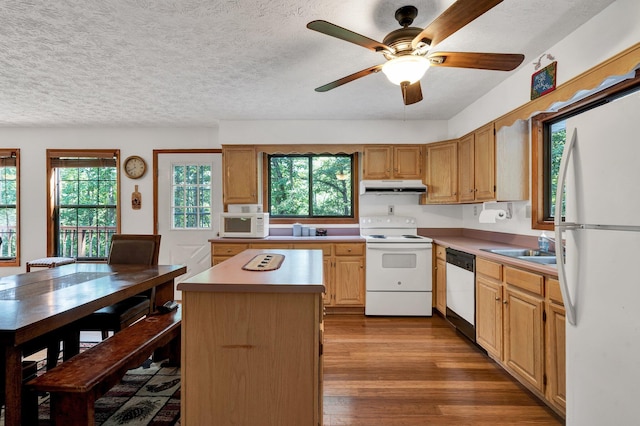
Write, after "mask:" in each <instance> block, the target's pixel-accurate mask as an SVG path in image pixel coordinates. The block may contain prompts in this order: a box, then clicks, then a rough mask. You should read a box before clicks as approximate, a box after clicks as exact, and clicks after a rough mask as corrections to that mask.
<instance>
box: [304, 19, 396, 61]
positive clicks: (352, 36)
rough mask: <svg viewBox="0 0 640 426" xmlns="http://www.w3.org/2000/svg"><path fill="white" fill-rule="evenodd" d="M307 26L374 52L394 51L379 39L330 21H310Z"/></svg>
mask: <svg viewBox="0 0 640 426" xmlns="http://www.w3.org/2000/svg"><path fill="white" fill-rule="evenodd" d="M307 28H309V29H310V30H314V31H318V32H320V33H323V34H326V35H329V36H331V37H335V38H339V39H340V40H344V41H348V42H351V43H354V44H357V45H358V46H362V47H366V48H367V49H370V50H373V51H374V52H383V51H388V52H391V53H395V50H394V49H393V48H391V47H389V46H387V45H386V44H382V43H380V42H379V41H375V40H373V39H370V38H369V37H365V36H363V35H360V34H358V33H354V32H353V31H351V30H348V29H346V28H342V27H339V26H337V25H335V24H332V23H331V22H327V21H322V20H318V21H312V22H309V23H308V24H307Z"/></svg>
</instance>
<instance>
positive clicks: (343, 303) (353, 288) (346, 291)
mask: <svg viewBox="0 0 640 426" xmlns="http://www.w3.org/2000/svg"><path fill="white" fill-rule="evenodd" d="M249 248H251V249H306V250H322V253H323V266H324V273H323V279H324V286H325V294H324V303H325V305H326V306H328V307H352V308H362V307H364V303H365V294H366V292H365V269H364V268H365V246H364V243H349V242H344V243H326V242H288V243H280V242H275V241H261V242H255V243H250V244H248V243H245V242H226V241H225V242H217V241H216V242H212V243H211V265H212V266H213V265H217V264H219V263H221V262H223V261H225V260H227V259H230V258H231V257H233V256H235V255H236V254H238V253H240V252H242V251H244V250H247V249H249Z"/></svg>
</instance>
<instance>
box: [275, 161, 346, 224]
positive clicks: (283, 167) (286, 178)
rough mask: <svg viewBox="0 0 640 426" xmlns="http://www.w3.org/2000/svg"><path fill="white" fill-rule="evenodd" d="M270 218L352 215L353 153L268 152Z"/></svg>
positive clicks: (339, 216)
mask: <svg viewBox="0 0 640 426" xmlns="http://www.w3.org/2000/svg"><path fill="white" fill-rule="evenodd" d="M267 164H268V168H269V170H268V173H267V175H268V178H269V183H268V200H269V201H268V207H269V214H270V216H271V217H273V218H352V217H354V200H353V198H354V197H353V181H352V178H353V164H354V160H353V155H347V154H337V155H333V154H319V155H315V154H306V155H269V156H268V161H267Z"/></svg>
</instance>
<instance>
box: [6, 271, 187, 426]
mask: <svg viewBox="0 0 640 426" xmlns="http://www.w3.org/2000/svg"><path fill="white" fill-rule="evenodd" d="M186 272H187V268H186V267H185V266H182V265H159V266H147V265H116V264H113V265H107V264H106V263H75V264H71V265H64V266H60V267H58V268H53V269H44V270H38V271H34V272H29V273H24V274H18V275H11V276H6V277H1V278H0V364H1V366H2V368H3V371H4V376H5V378H4V389H5V426H18V425H20V424H21V404H22V397H21V389H22V357H23V348H24V347H25V346H28V345H29V343H30V342H33V341H34V340H36V339H38V338H41V337H42V336H44V335H46V334H47V333H51V332H55V331H56V330H60V329H62V328H63V327H65V326H66V325H68V324H71V323H73V322H74V321H76V320H78V319H80V318H83V317H85V316H87V315H89V314H91V313H92V312H94V311H96V310H98V309H100V308H103V307H105V306H109V305H112V304H114V303H116V302H119V301H121V300H124V299H127V298H129V297H131V296H135V295H136V294H139V293H141V292H143V291H145V290H149V289H151V288H155V289H156V292H155V295H156V296H155V304H156V306H158V305H161V304H163V303H164V302H166V301H169V300H173V298H174V279H175V278H177V277H179V276H180V275H182V274H184V273H186ZM0 374H1V373H0ZM0 382H1V381H0Z"/></svg>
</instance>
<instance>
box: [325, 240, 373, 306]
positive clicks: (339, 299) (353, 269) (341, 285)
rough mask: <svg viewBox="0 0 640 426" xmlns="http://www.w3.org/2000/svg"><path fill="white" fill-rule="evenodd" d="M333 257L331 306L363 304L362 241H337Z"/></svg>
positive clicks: (363, 259)
mask: <svg viewBox="0 0 640 426" xmlns="http://www.w3.org/2000/svg"><path fill="white" fill-rule="evenodd" d="M334 250H335V257H334V259H333V273H334V276H333V282H334V285H333V291H334V294H333V300H332V302H331V303H330V305H333V306H364V301H365V282H364V280H365V270H364V264H365V258H364V243H337V244H335V245H334Z"/></svg>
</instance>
